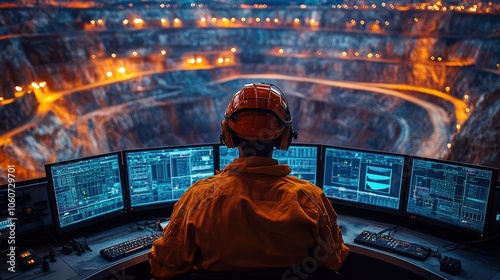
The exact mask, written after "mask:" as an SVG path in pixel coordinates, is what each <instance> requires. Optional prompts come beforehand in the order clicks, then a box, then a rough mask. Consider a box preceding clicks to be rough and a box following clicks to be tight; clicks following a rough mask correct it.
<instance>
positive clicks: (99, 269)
mask: <svg viewBox="0 0 500 280" xmlns="http://www.w3.org/2000/svg"><path fill="white" fill-rule="evenodd" d="M339 224H340V226H341V227H342V231H343V236H344V242H345V243H346V244H347V246H348V247H349V248H350V249H351V252H352V253H353V254H360V255H364V256H368V257H371V258H375V259H378V260H381V261H384V262H388V263H391V264H393V265H397V266H399V267H401V268H404V269H406V270H409V271H411V272H413V273H415V274H418V275H420V276H423V277H424V278H426V279H497V280H500V252H496V253H491V252H485V251H482V250H479V249H476V248H470V247H469V248H462V247H460V248H458V249H456V250H453V251H450V252H446V251H443V252H442V255H443V256H449V257H452V258H456V259H459V260H461V262H462V271H460V272H459V273H458V274H457V275H455V276H452V275H450V274H447V273H444V272H441V271H440V270H439V260H438V259H437V258H435V257H429V258H428V259H426V260H425V261H419V260H415V259H411V258H408V257H404V256H400V255H396V254H393V253H390V252H386V251H382V250H378V249H374V248H371V247H367V246H364V245H360V244H356V243H354V238H355V237H356V236H357V235H358V234H359V233H360V232H362V231H363V230H370V231H374V232H379V231H381V230H383V229H386V228H390V227H393V226H395V225H393V224H390V223H381V222H375V221H371V220H366V219H361V218H355V217H349V216H343V215H342V216H339ZM149 232H152V230H151V229H145V230H138V229H137V226H136V224H135V223H133V224H127V225H123V226H120V227H117V228H113V229H110V230H106V231H103V232H101V233H99V234H95V235H92V236H86V238H87V242H88V244H89V246H90V248H91V249H92V252H88V251H86V252H85V253H84V254H82V255H80V256H78V255H77V254H76V253H74V252H73V253H71V254H69V255H63V254H62V253H61V244H57V243H54V244H47V245H46V246H40V247H38V248H34V250H35V252H36V253H38V254H39V255H40V256H43V255H47V254H48V250H49V249H54V250H55V251H56V260H57V261H56V262H49V264H50V269H49V270H48V271H47V272H42V270H41V267H40V266H38V267H35V268H32V269H30V270H27V271H19V269H16V272H15V273H13V272H10V271H8V269H7V268H8V267H9V266H8V264H7V262H6V261H5V260H2V262H1V263H0V269H1V271H0V277H1V279H3V280H7V279H12V280H26V279H40V280H45V279H47V280H56V279H57V280H63V279H68V280H76V279H102V278H103V277H107V276H112V275H116V277H115V278H116V279H125V278H124V275H121V273H123V270H124V269H125V268H127V267H131V266H134V265H136V264H139V263H143V262H146V261H147V260H148V258H147V252H148V251H147V250H144V251H142V252H139V253H137V254H135V255H132V256H129V257H127V258H124V259H121V260H118V261H114V262H109V261H107V260H105V259H103V258H102V257H101V256H100V254H99V251H100V250H101V249H103V248H106V247H109V246H112V245H115V244H117V243H120V242H123V241H127V240H130V239H133V238H136V237H139V236H142V235H145V234H148V233H149ZM392 236H393V237H394V238H397V239H402V240H405V241H409V242H414V243H418V244H421V245H424V246H428V247H430V248H432V249H433V250H436V249H438V248H439V247H440V246H443V245H446V244H449V243H450V242H449V241H446V240H443V239H439V238H436V237H434V236H429V235H427V234H423V233H420V232H418V231H414V230H411V229H407V228H402V229H400V230H399V231H397V232H396V233H394V234H392ZM125 276H126V275H125Z"/></svg>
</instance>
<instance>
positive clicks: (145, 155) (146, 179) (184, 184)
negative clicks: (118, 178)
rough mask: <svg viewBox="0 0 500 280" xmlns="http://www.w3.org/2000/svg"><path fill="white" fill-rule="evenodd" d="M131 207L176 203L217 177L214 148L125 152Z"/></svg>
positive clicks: (201, 147) (200, 147)
mask: <svg viewBox="0 0 500 280" xmlns="http://www.w3.org/2000/svg"><path fill="white" fill-rule="evenodd" d="M124 155H125V162H126V163H125V164H126V172H127V178H128V188H129V192H130V203H131V207H132V208H134V207H139V206H149V205H154V204H158V203H165V202H175V201H177V200H178V199H179V198H180V197H181V196H182V194H183V193H184V192H185V191H186V190H187V189H188V188H189V187H190V186H191V185H192V184H194V183H195V182H196V181H198V180H200V179H203V178H207V177H210V176H213V175H214V170H215V168H214V151H213V146H199V147H182V148H164V149H146V150H137V151H125V152H124Z"/></svg>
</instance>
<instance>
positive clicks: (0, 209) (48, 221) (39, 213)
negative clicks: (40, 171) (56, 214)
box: [0, 177, 54, 236]
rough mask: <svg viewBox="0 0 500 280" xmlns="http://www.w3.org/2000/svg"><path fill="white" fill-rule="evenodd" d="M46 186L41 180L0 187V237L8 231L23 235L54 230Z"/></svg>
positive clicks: (44, 181)
mask: <svg viewBox="0 0 500 280" xmlns="http://www.w3.org/2000/svg"><path fill="white" fill-rule="evenodd" d="M47 184H48V183H47V179H46V178H45V177H43V178H37V179H31V180H25V181H16V182H15V183H14V184H7V185H5V186H0V236H2V235H3V233H5V232H6V231H10V229H15V232H16V234H18V235H27V234H31V233H35V232H38V231H43V230H45V229H48V228H52V227H53V226H54V223H53V221H52V213H51V209H50V203H49V198H48V193H47V191H48V190H47ZM11 222H14V227H11Z"/></svg>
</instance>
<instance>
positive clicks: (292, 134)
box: [220, 83, 298, 151]
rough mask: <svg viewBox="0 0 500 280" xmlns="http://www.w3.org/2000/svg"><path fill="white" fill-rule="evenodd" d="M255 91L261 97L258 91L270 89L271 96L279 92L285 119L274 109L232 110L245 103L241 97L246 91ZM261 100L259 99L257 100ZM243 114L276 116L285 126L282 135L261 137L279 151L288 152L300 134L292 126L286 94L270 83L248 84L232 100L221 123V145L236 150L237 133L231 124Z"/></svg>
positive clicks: (248, 108)
mask: <svg viewBox="0 0 500 280" xmlns="http://www.w3.org/2000/svg"><path fill="white" fill-rule="evenodd" d="M252 88H253V90H254V91H255V93H256V95H259V93H258V91H257V90H258V89H261V90H262V89H263V88H265V89H267V88H269V94H268V95H269V96H270V93H271V92H273V91H274V92H275V93H276V92H277V93H278V94H279V96H281V97H283V101H284V104H283V102H280V105H281V107H282V108H284V110H285V115H284V118H283V117H281V116H279V115H278V114H277V113H276V112H275V111H273V110H272V109H268V108H256V107H246V108H237V109H236V110H235V111H232V109H233V108H230V107H231V105H233V104H234V103H235V102H243V101H245V100H244V99H243V98H241V95H242V94H243V93H244V92H245V91H246V90H251V89H252ZM257 99H259V98H257ZM261 99H266V98H261ZM267 101H273V102H276V101H275V100H272V99H270V98H267ZM240 104H241V103H240ZM242 112H262V113H269V114H271V115H272V116H274V117H275V118H276V119H277V120H278V121H279V122H280V124H281V125H283V126H284V128H283V131H282V132H281V133H280V135H278V136H276V135H272V134H273V133H272V131H270V134H269V135H267V134H264V135H261V136H260V137H263V138H262V139H265V140H271V139H272V140H273V146H274V147H276V148H277V149H279V150H285V151H286V150H288V147H289V146H290V144H291V143H292V139H297V136H298V133H297V132H296V131H294V130H293V126H292V116H291V113H290V109H289V106H288V100H287V98H286V96H285V94H284V93H283V92H282V91H281V89H280V88H279V87H278V86H276V85H274V84H270V83H253V84H248V85H245V86H244V87H243V88H242V89H241V90H239V91H238V92H237V93H236V94H235V95H234V96H233V98H232V99H231V101H230V102H229V105H228V108H227V110H226V113H225V114H224V119H223V120H222V122H221V135H220V140H221V143H222V144H224V145H226V146H227V147H228V148H236V143H235V140H234V139H235V138H234V137H236V135H235V132H234V131H233V129H231V127H230V124H229V122H231V121H237V116H238V114H239V113H242Z"/></svg>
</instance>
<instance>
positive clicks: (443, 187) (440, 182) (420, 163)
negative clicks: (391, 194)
mask: <svg viewBox="0 0 500 280" xmlns="http://www.w3.org/2000/svg"><path fill="white" fill-rule="evenodd" d="M411 162H412V163H411V176H410V185H409V189H408V200H407V205H406V214H407V215H409V216H410V217H411V218H414V219H421V220H425V221H428V222H433V224H437V225H441V226H451V227H453V228H459V229H462V230H463V231H464V232H466V233H476V235H478V236H483V235H484V234H485V227H486V224H487V223H486V221H487V220H488V215H489V214H488V211H489V208H491V206H489V204H493V203H489V202H490V201H493V192H494V188H495V181H496V176H497V175H496V171H495V170H494V169H493V168H488V167H480V166H473V165H468V164H463V163H456V162H447V161H440V160H435V159H426V158H419V157H413V158H412V160H411Z"/></svg>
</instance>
